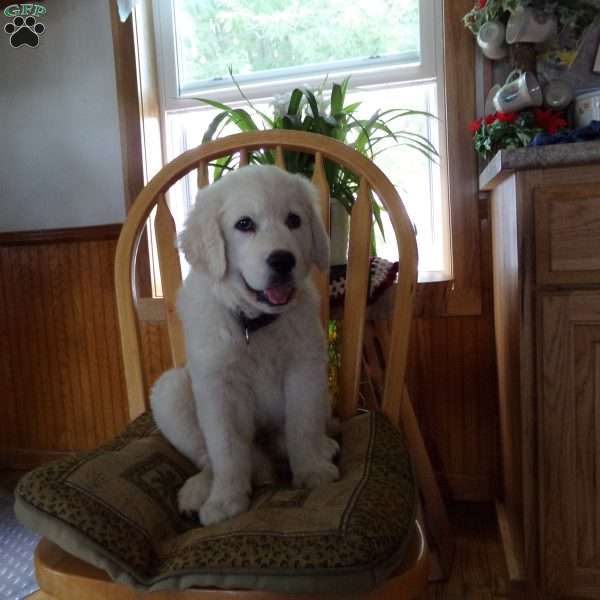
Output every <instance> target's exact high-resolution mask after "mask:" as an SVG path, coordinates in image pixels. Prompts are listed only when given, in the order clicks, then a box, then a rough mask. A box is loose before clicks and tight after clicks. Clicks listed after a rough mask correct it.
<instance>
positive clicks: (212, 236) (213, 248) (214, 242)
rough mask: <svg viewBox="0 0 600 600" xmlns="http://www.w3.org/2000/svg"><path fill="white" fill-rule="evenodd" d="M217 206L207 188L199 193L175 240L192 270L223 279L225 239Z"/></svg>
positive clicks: (215, 196)
mask: <svg viewBox="0 0 600 600" xmlns="http://www.w3.org/2000/svg"><path fill="white" fill-rule="evenodd" d="M220 206H221V197H220V195H219V194H218V193H216V192H215V191H214V190H213V189H211V188H210V187H209V188H205V189H202V190H200V191H199V192H198V195H197V196H196V204H195V205H194V208H193V209H192V211H191V212H190V214H189V215H188V217H187V219H186V221H185V224H184V228H183V231H182V232H181V233H180V234H179V237H178V238H177V245H178V246H179V248H181V250H182V251H183V253H184V255H185V258H186V260H187V261H188V262H189V263H190V265H191V267H192V268H193V269H195V270H197V271H201V272H203V273H208V274H210V275H212V276H213V277H214V278H215V279H222V278H223V277H224V276H225V271H226V270H227V259H226V255H225V240H224V238H223V232H222V231H221V225H220V223H219V218H218V217H219V208H220Z"/></svg>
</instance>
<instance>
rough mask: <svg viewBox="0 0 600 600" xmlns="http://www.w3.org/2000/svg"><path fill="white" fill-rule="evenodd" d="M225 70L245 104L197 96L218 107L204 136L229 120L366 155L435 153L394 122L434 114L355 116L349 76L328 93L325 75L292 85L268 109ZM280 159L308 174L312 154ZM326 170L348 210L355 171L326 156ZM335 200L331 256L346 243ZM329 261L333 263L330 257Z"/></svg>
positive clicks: (267, 157)
mask: <svg viewBox="0 0 600 600" xmlns="http://www.w3.org/2000/svg"><path fill="white" fill-rule="evenodd" d="M230 75H231V77H232V80H233V81H234V83H235V85H236V86H237V88H238V90H239V92H240V95H241V96H242V98H243V99H244V101H245V103H246V105H247V107H248V109H249V110H246V109H244V108H236V107H232V106H228V105H226V104H222V103H220V102H217V101H215V100H210V99H207V98H196V100H198V101H200V102H202V103H204V104H207V105H210V106H212V107H214V108H217V109H219V110H220V111H221V112H219V113H218V114H217V115H216V116H215V117H214V119H213V120H212V122H211V124H210V126H209V127H208V129H207V130H206V132H205V134H204V137H203V140H202V141H203V142H208V141H210V140H212V139H215V138H218V137H219V136H220V135H221V134H222V132H223V130H224V128H225V127H227V126H228V125H233V126H235V127H236V128H238V129H239V130H240V131H256V130H258V129H287V130H295V131H307V132H312V133H319V134H321V135H325V136H327V137H330V138H334V139H337V140H339V141H341V142H344V143H346V144H349V145H350V146H351V147H353V148H354V149H355V150H357V151H358V152H360V153H361V154H363V155H364V156H366V157H368V158H370V159H374V158H375V157H376V156H377V155H378V154H380V153H381V152H382V151H384V150H385V149H386V148H388V147H389V145H390V144H397V145H401V146H407V147H409V148H412V149H413V150H415V151H417V152H420V153H422V154H423V155H424V156H426V157H427V159H428V160H435V158H436V157H437V156H438V152H437V150H436V149H435V147H434V146H433V144H432V143H431V142H430V141H429V140H428V139H427V138H426V137H424V136H422V135H420V134H418V133H415V132H412V131H409V130H407V129H401V128H399V127H398V126H397V125H398V123H399V122H401V121H402V119H406V118H407V117H412V116H423V117H432V116H433V115H431V114H430V113H427V112H423V111H416V110H409V109H390V110H385V111H381V110H378V111H376V112H375V113H374V114H373V115H371V116H370V118H367V119H363V118H359V117H358V116H357V112H358V110H359V108H360V104H361V103H360V102H354V103H350V104H346V95H347V92H348V85H349V78H346V79H344V80H343V81H342V82H341V83H333V84H332V85H331V90H330V92H327V93H326V91H325V85H326V81H325V82H323V84H322V85H321V87H320V88H319V89H318V90H313V89H311V88H310V87H307V86H303V87H296V88H294V89H292V90H291V91H290V92H289V93H288V94H282V95H279V96H276V97H275V99H274V102H273V104H272V106H273V114H272V115H267V114H265V113H264V112H261V111H260V110H258V109H257V108H256V107H255V106H254V105H253V104H252V102H251V101H250V100H249V99H248V98H247V97H246V95H245V94H244V92H243V90H242V89H241V88H240V86H239V85H238V83H237V81H236V80H235V78H234V77H233V74H232V73H231V72H230ZM251 113H253V114H251ZM253 115H254V116H253ZM248 158H249V162H251V163H256V164H274V163H275V156H274V153H273V152H271V151H258V152H252V153H250V155H249V157H248ZM234 160H235V157H232V156H228V157H224V158H223V159H221V160H220V161H217V163H216V164H215V178H216V179H218V178H219V177H221V175H222V174H223V172H224V171H225V170H228V169H230V168H232V167H233V166H234V165H233V161H234ZM285 162H286V168H287V169H288V171H290V172H293V173H301V174H303V175H305V176H307V177H312V175H313V170H314V156H313V155H309V154H305V153H302V152H292V151H287V152H286V153H285ZM325 174H326V176H327V181H328V183H329V189H330V195H331V198H332V199H335V200H336V201H337V203H339V205H341V206H342V207H343V208H344V209H345V211H346V213H350V211H351V209H352V205H353V204H354V200H355V198H356V194H357V192H358V187H359V183H360V182H359V180H358V178H357V176H356V175H355V174H354V173H352V172H351V171H349V170H348V169H345V168H344V167H342V166H340V165H337V164H334V163H331V162H329V161H325ZM337 203H336V202H332V226H331V237H332V246H333V251H332V256H333V257H335V256H337V257H340V256H341V255H343V256H345V251H346V250H345V248H346V247H347V217H346V216H345V215H344V214H343V212H342V215H343V216H344V218H342V219H340V218H339V217H340V213H339V211H337V210H336V209H335V207H336V206H338V204H337ZM381 210H382V208H381V207H380V206H379V204H377V203H376V202H373V215H374V219H375V222H376V223H377V225H378V227H379V229H380V231H381V232H382V234H383V224H382V221H381ZM344 230H345V233H344ZM373 240H374V236H373ZM373 243H374V242H373ZM336 246H337V248H336ZM340 248H341V250H340ZM339 260H341V258H338V261H337V262H339ZM333 262H334V264H335V258H334V260H333Z"/></svg>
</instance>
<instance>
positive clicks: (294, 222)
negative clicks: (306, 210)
mask: <svg viewBox="0 0 600 600" xmlns="http://www.w3.org/2000/svg"><path fill="white" fill-rule="evenodd" d="M285 224H286V225H287V227H289V228H290V229H298V227H300V225H301V224H302V219H301V218H300V217H299V216H298V215H297V214H296V213H289V214H288V216H287V217H286V219H285Z"/></svg>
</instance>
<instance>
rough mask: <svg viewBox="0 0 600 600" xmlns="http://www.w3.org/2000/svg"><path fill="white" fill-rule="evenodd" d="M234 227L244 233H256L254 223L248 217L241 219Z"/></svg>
mask: <svg viewBox="0 0 600 600" xmlns="http://www.w3.org/2000/svg"><path fill="white" fill-rule="evenodd" d="M234 227H235V228H236V229H238V230H239V231H244V232H251V231H256V223H254V221H253V220H252V219H251V218H250V217H242V218H241V219H240V220H239V221H238V222H237V223H236V224H235V225H234Z"/></svg>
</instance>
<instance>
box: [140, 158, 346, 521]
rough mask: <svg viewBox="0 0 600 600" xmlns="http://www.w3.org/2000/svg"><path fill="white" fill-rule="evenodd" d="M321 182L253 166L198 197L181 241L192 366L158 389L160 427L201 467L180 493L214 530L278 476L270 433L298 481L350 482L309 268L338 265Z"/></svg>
mask: <svg viewBox="0 0 600 600" xmlns="http://www.w3.org/2000/svg"><path fill="white" fill-rule="evenodd" d="M317 207H318V196H317V192H316V189H315V188H314V186H313V185H312V184H311V183H310V182H309V181H308V180H307V179H305V178H303V177H301V176H299V175H291V174H289V173H286V172H285V171H283V170H281V169H279V168H277V167H274V166H247V167H243V168H241V169H239V170H237V171H235V172H233V173H231V174H228V175H226V176H225V177H223V179H221V180H219V181H218V182H217V183H215V184H213V185H211V186H209V187H207V188H205V189H203V190H201V191H200V192H199V193H198V196H197V199H196V204H195V206H194V208H193V209H192V210H191V212H190V214H189V216H188V217H187V220H186V222H185V226H184V229H183V232H182V233H181V235H180V236H179V240H178V241H179V246H180V248H181V249H182V250H183V252H184V254H185V257H186V259H187V261H188V262H189V264H190V266H191V271H190V273H189V275H188V277H187V278H186V280H185V282H184V283H183V286H182V288H181V290H180V292H179V296H178V311H179V315H180V317H181V320H182V322H183V328H184V331H185V340H186V349H187V359H188V362H187V365H186V367H185V368H182V369H172V370H170V371H167V372H166V373H164V374H163V375H162V376H161V377H160V379H159V380H158V381H157V383H156V384H155V386H154V388H153V390H152V393H151V405H152V410H153V414H154V418H155V420H156V423H157V425H158V427H159V429H160V430H161V431H162V433H163V434H164V435H165V436H166V438H167V439H168V440H169V441H170V442H171V444H173V446H175V448H177V449H178V450H179V451H180V452H181V453H183V454H184V455H185V456H187V457H188V458H189V459H190V460H191V461H192V462H193V463H194V464H195V465H196V466H197V467H198V469H199V470H200V472H199V473H198V474H197V475H195V476H193V477H191V478H190V479H188V481H187V482H186V483H185V484H184V486H183V487H182V489H181V490H180V492H179V508H180V510H181V511H182V512H185V513H189V512H197V513H198V514H199V517H200V520H201V522H202V523H203V524H204V525H210V524H213V523H218V522H220V521H222V520H224V519H227V518H230V517H233V516H235V515H237V514H239V513H240V512H242V511H244V510H246V509H247V508H248V505H249V502H250V493H251V488H252V483H254V484H264V483H268V482H270V481H272V478H273V466H272V458H273V456H272V455H267V454H266V453H265V451H264V448H263V447H262V446H259V445H258V444H257V442H256V439H257V436H258V435H259V434H260V436H261V438H262V437H264V432H267V435H268V437H269V439H270V442H271V446H272V447H274V448H275V449H276V453H277V454H279V455H283V456H285V457H286V458H287V459H288V460H289V466H290V469H291V472H292V475H293V484H294V485H295V486H297V487H307V488H315V487H317V486H320V485H322V484H325V483H328V482H331V481H334V480H336V479H337V478H338V476H339V474H338V470H337V467H336V466H335V465H334V464H333V462H332V459H333V457H334V455H335V453H336V452H337V449H338V448H337V444H336V442H335V441H334V440H333V439H331V438H330V437H328V435H327V431H326V427H327V423H328V420H329V418H330V402H329V396H328V390H327V368H326V367H327V353H326V344H325V336H324V332H323V329H322V327H321V323H320V319H319V298H318V294H317V293H316V291H315V289H314V288H313V286H312V284H311V282H310V279H309V274H310V270H311V267H312V266H313V265H315V266H316V267H317V268H319V269H321V270H325V269H327V268H328V265H329V245H328V237H327V234H326V232H325V229H324V227H323V223H322V221H321V218H320V216H319V212H318V209H317Z"/></svg>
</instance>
